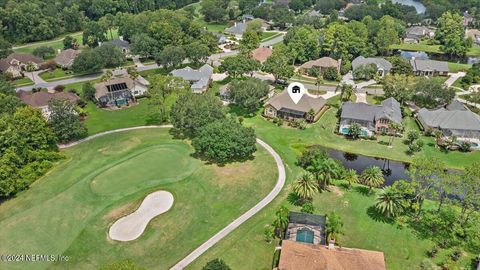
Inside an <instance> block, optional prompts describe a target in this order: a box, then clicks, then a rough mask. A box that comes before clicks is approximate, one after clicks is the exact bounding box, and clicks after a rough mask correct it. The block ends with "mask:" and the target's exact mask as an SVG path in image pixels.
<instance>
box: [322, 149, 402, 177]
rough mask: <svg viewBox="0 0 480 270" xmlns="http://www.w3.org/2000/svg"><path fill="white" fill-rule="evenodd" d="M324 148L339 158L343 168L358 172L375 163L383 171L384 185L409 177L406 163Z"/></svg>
mask: <svg viewBox="0 0 480 270" xmlns="http://www.w3.org/2000/svg"><path fill="white" fill-rule="evenodd" d="M324 150H325V151H326V152H327V153H329V154H330V156H331V157H332V158H334V159H337V160H340V161H341V162H342V164H343V166H345V168H348V169H354V170H356V171H357V172H358V173H359V174H360V173H362V172H363V170H365V169H366V168H367V167H368V166H371V165H375V166H378V167H380V168H381V169H382V170H383V172H384V177H385V185H386V186H390V185H392V184H393V182H395V181H396V180H400V179H405V180H409V179H410V178H409V177H408V175H407V169H408V163H404V162H400V161H393V160H389V159H384V158H373V157H367V156H363V155H357V154H352V153H346V152H342V151H338V150H333V149H324Z"/></svg>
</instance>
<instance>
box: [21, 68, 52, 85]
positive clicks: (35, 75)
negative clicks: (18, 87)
mask: <svg viewBox="0 0 480 270" xmlns="http://www.w3.org/2000/svg"><path fill="white" fill-rule="evenodd" d="M46 71H47V70H37V71H33V72H25V73H24V75H25V77H27V78H29V79H30V80H32V82H34V83H36V84H39V83H47V82H46V81H44V80H43V79H42V78H41V77H40V75H39V74H40V73H42V72H46Z"/></svg>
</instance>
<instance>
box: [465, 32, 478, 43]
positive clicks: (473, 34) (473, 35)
mask: <svg viewBox="0 0 480 270" xmlns="http://www.w3.org/2000/svg"><path fill="white" fill-rule="evenodd" d="M465 38H471V39H472V41H473V43H475V44H477V45H480V30H477V29H467V30H465Z"/></svg>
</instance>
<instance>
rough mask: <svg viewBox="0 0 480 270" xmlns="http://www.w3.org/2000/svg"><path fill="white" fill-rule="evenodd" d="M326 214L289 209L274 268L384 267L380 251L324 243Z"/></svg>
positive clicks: (332, 269)
mask: <svg viewBox="0 0 480 270" xmlns="http://www.w3.org/2000/svg"><path fill="white" fill-rule="evenodd" d="M327 219H328V217H326V216H322V215H313V214H307V213H298V212H290V213H289V214H288V226H287V229H286V232H285V239H284V240H282V247H281V249H280V259H279V261H278V266H277V267H276V268H274V270H324V269H328V270H386V269H387V268H386V266H385V258H384V256H383V253H382V252H379V251H371V250H363V249H353V248H344V247H336V246H335V245H334V242H330V243H329V245H328V246H327V245H326V234H325V230H326V223H327Z"/></svg>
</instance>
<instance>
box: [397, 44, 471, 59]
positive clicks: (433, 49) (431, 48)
mask: <svg viewBox="0 0 480 270" xmlns="http://www.w3.org/2000/svg"><path fill="white" fill-rule="evenodd" d="M390 48H391V49H394V50H405V51H421V52H427V53H443V52H442V51H441V50H440V45H430V44H427V41H421V42H420V43H416V44H414V43H412V44H410V43H401V44H394V45H391V46H390ZM467 56H480V46H473V47H472V48H470V50H469V51H468V52H467Z"/></svg>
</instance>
